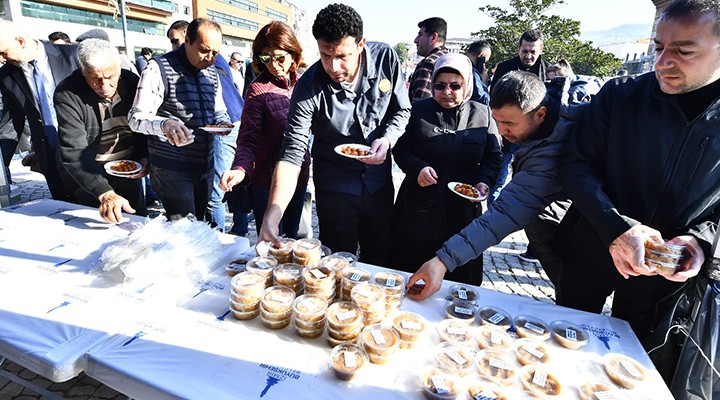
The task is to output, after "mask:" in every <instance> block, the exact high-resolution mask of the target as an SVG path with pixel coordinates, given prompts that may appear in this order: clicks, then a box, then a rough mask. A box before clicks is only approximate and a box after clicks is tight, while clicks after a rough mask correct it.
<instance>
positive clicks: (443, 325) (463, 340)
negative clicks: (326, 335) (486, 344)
mask: <svg viewBox="0 0 720 400" xmlns="http://www.w3.org/2000/svg"><path fill="white" fill-rule="evenodd" d="M437 332H438V336H439V337H440V341H443V342H452V343H458V344H470V343H472V339H473V330H472V328H471V327H470V325H468V324H467V323H466V322H465V321H458V320H456V319H444V320H442V321H440V322H439V323H438V324H437Z"/></svg>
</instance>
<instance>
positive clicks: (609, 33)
mask: <svg viewBox="0 0 720 400" xmlns="http://www.w3.org/2000/svg"><path fill="white" fill-rule="evenodd" d="M651 34H652V24H625V25H620V26H617V27H615V28H612V29H607V30H604V31H592V32H584V33H582V34H581V35H580V40H582V41H591V42H593V43H594V44H595V46H598V47H602V46H607V45H610V44H616V43H626V42H635V41H638V40H641V39H648V38H649V37H650V35H651Z"/></svg>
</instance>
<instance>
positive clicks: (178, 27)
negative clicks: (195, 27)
mask: <svg viewBox="0 0 720 400" xmlns="http://www.w3.org/2000/svg"><path fill="white" fill-rule="evenodd" d="M188 25H190V23H189V22H187V21H185V20H184V19H180V20H177V21H175V22H173V23H172V25H170V27H169V28H168V30H167V33H165V36H167V37H170V31H186V30H187V28H188Z"/></svg>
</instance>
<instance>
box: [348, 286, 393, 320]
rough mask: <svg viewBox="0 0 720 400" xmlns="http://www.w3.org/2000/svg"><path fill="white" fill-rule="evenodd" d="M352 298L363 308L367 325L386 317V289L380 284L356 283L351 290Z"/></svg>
mask: <svg viewBox="0 0 720 400" xmlns="http://www.w3.org/2000/svg"><path fill="white" fill-rule="evenodd" d="M350 299H351V300H352V302H353V303H355V304H356V305H357V306H358V307H359V308H360V310H362V313H363V323H364V324H365V325H371V324H377V323H380V322H382V320H383V318H385V291H384V290H383V288H382V287H380V286H379V285H376V284H374V283H361V284H359V285H356V286H355V287H353V288H352V291H350Z"/></svg>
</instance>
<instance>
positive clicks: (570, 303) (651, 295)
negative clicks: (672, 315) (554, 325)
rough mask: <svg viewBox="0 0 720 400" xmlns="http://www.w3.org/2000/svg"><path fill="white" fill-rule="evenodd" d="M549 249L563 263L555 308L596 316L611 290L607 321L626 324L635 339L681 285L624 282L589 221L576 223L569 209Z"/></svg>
mask: <svg viewBox="0 0 720 400" xmlns="http://www.w3.org/2000/svg"><path fill="white" fill-rule="evenodd" d="M554 248H555V250H556V251H557V253H558V254H559V255H560V257H561V258H562V260H563V263H564V264H563V265H564V267H563V271H562V275H561V282H560V286H561V287H562V289H561V290H560V291H559V292H558V293H557V304H559V305H561V306H565V307H571V308H575V309H578V310H583V311H589V312H594V313H600V312H602V308H603V305H604V304H605V300H606V299H607V297H608V296H609V295H610V294H611V293H613V291H614V292H615V296H614V297H613V305H612V316H613V317H616V318H620V319H624V320H625V321H627V322H628V323H630V327H631V328H632V329H633V331H634V332H635V334H636V335H637V337H638V338H639V339H640V340H643V339H645V338H647V337H648V336H649V335H650V334H651V333H652V331H653V329H654V328H655V327H656V326H657V324H658V323H659V321H660V318H662V316H663V315H664V314H665V313H666V312H667V310H663V309H660V308H661V307H658V304H659V303H660V300H662V299H663V298H665V297H667V296H668V295H670V294H672V293H673V292H675V291H676V290H677V289H679V288H680V286H682V283H678V282H672V281H669V280H667V279H665V278H663V277H662V276H637V277H630V279H624V278H623V277H622V275H620V273H619V272H618V271H617V269H616V268H615V264H614V263H613V261H612V257H611V256H610V252H609V250H608V249H607V247H605V246H604V245H603V242H602V240H601V239H600V237H599V236H598V235H597V233H595V230H594V229H593V228H592V226H591V225H590V223H589V221H587V220H586V219H584V218H582V217H579V218H578V215H577V210H576V209H573V208H571V209H570V211H568V214H567V215H566V217H565V219H564V220H563V222H562V224H561V226H560V230H559V231H558V235H557V236H556V239H555V241H554Z"/></svg>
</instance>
